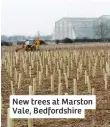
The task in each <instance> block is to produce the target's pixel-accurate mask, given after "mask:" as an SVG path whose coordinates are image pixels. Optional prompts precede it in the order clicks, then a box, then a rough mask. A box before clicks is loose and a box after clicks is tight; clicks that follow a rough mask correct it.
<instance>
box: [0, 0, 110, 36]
mask: <svg viewBox="0 0 110 127" xmlns="http://www.w3.org/2000/svg"><path fill="white" fill-rule="evenodd" d="M102 15H110V0H2V5H1V34H2V35H7V36H11V35H25V36H35V35H37V32H38V31H39V32H40V35H49V34H53V32H54V26H55V21H57V20H59V19H61V18H63V17H100V16H102Z"/></svg>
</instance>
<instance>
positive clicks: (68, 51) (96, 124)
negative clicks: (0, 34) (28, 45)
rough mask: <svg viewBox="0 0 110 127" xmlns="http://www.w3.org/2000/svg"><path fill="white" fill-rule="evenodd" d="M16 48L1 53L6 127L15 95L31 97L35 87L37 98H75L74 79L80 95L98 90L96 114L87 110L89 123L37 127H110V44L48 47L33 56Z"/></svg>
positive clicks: (19, 125)
mask: <svg viewBox="0 0 110 127" xmlns="http://www.w3.org/2000/svg"><path fill="white" fill-rule="evenodd" d="M15 48H16V47H2V49H1V50H2V59H1V63H2V64H1V66H2V67H1V92H2V116H1V117H2V127H6V126H7V108H9V96H10V95H11V94H16V95H28V94H29V86H30V85H31V86H32V88H34V89H33V93H34V94H36V95H39V94H41V95H49V94H54V95H57V94H62V95H64V94H65V93H68V94H69V95H73V94H74V92H73V91H74V87H73V86H74V84H73V79H75V80H76V86H77V94H78V95H87V94H89V95H90V94H92V93H91V91H92V90H93V89H95V94H96V99H97V100H96V101H97V105H96V110H95V112H93V111H92V110H86V113H85V114H86V115H85V119H34V120H33V126H34V127H81V126H83V127H110V44H107V43H104V44H92V43H91V44H74V45H69V44H68V45H66V44H65V45H46V46H41V50H40V51H36V52H31V53H30V52H22V51H21V52H17V53H16V52H15ZM33 81H34V83H33ZM59 84H61V87H62V89H61V90H60V91H59ZM58 91H59V92H58ZM14 125H15V127H28V121H27V119H15V120H14Z"/></svg>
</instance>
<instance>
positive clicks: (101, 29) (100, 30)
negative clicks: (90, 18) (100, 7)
mask: <svg viewBox="0 0 110 127" xmlns="http://www.w3.org/2000/svg"><path fill="white" fill-rule="evenodd" d="M95 34H96V35H97V36H98V38H100V39H101V40H105V39H107V37H108V35H109V34H110V26H108V24H107V23H106V22H102V21H101V22H100V24H99V25H97V26H95Z"/></svg>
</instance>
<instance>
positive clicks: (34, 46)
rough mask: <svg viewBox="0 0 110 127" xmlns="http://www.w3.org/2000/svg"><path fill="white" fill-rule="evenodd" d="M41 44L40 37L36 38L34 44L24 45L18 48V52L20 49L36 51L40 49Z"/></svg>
mask: <svg viewBox="0 0 110 127" xmlns="http://www.w3.org/2000/svg"><path fill="white" fill-rule="evenodd" d="M39 46H40V39H39V37H37V38H36V40H34V41H33V44H32V45H25V44H24V45H23V46H22V47H21V48H17V49H16V52H18V51H19V50H24V51H36V50H39Z"/></svg>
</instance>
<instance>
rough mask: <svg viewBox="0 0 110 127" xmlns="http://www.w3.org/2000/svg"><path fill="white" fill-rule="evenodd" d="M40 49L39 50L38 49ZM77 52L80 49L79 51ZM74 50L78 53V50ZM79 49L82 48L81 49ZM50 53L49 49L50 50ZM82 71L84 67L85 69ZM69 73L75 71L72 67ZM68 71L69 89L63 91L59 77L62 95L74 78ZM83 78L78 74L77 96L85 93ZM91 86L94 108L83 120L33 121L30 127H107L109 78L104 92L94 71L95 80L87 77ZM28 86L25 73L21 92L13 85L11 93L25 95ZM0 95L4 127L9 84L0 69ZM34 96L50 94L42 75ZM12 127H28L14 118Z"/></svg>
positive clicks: (108, 126)
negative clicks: (13, 90) (13, 91)
mask: <svg viewBox="0 0 110 127" xmlns="http://www.w3.org/2000/svg"><path fill="white" fill-rule="evenodd" d="M88 48H90V49H91V47H86V48H85V49H84V50H88ZM42 49H43V48H42ZM79 49H80V48H79ZM79 49H78V50H79ZM81 49H83V48H81ZM98 49H105V50H106V49H110V47H98V48H97V49H96V50H98ZM50 50H51V48H50ZM85 68H86V67H85ZM73 70H75V71H76V68H75V66H74V68H73ZM73 70H71V73H70V77H69V89H68V90H67V89H66V88H65V85H64V79H63V78H62V83H63V94H64V93H65V92H68V93H69V94H72V85H71V83H72V81H73V77H75V73H73ZM34 76H35V70H33V71H32V77H34ZM83 76H84V75H82V76H81V77H80V79H79V81H78V82H77V85H78V94H88V93H87V86H86V85H84V77H83ZM90 81H91V85H92V87H95V89H96V98H97V105H96V106H97V108H96V110H95V111H94V112H93V111H92V110H86V115H85V119H34V127H110V77H109V78H108V90H107V91H105V90H104V80H103V76H102V72H100V71H97V75H96V77H95V78H92V77H90ZM30 84H32V79H30V78H29V77H27V76H26V75H25V74H24V75H23V81H22V85H21V89H20V90H18V89H17V85H15V86H14V87H15V91H16V94H17V95H24V94H26V95H27V94H28V86H29V85H30ZM57 85H58V82H57V80H55V93H54V94H57V88H58V87H57ZM1 92H2V99H3V100H2V101H3V102H2V103H3V110H2V114H1V117H2V120H1V122H2V123H1V127H6V124H7V108H8V107H9V96H10V95H11V85H10V77H9V76H8V73H7V71H6V70H5V68H4V65H3V66H2V70H1ZM36 94H37V95H38V94H42V95H45V94H53V93H51V90H50V79H49V78H48V77H46V76H44V79H43V80H42V86H41V88H40V89H39V88H37V91H36ZM15 127H28V125H27V119H15Z"/></svg>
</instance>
